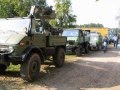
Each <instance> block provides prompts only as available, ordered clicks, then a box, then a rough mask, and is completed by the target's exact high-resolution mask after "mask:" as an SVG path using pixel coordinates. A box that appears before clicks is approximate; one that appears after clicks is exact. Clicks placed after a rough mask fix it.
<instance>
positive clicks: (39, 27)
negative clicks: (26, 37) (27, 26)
mask: <svg viewBox="0 0 120 90" xmlns="http://www.w3.org/2000/svg"><path fill="white" fill-rule="evenodd" d="M35 33H43V26H42V22H41V21H36V25H35Z"/></svg>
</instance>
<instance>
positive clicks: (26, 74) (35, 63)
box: [20, 53, 41, 82]
mask: <svg viewBox="0 0 120 90" xmlns="http://www.w3.org/2000/svg"><path fill="white" fill-rule="evenodd" d="M40 65H41V59H40V56H39V55H38V54H37V53H33V54H31V55H30V56H29V57H28V58H27V61H26V62H24V63H22V64H21V68H20V74H21V77H22V78H23V79H24V80H26V81H30V82H31V81H34V80H36V79H37V78H38V77H39V72H40Z"/></svg>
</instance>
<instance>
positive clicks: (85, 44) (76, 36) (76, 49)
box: [62, 29, 90, 56]
mask: <svg viewBox="0 0 120 90" xmlns="http://www.w3.org/2000/svg"><path fill="white" fill-rule="evenodd" d="M62 36H66V37H67V44H66V53H75V54H76V56H81V55H82V54H83V53H89V48H90V44H89V41H90V37H89V33H88V32H87V31H83V30H81V29H65V30H63V33H62Z"/></svg>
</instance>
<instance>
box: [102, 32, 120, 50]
mask: <svg viewBox="0 0 120 90" xmlns="http://www.w3.org/2000/svg"><path fill="white" fill-rule="evenodd" d="M118 41H119V37H118V36H117V34H115V35H114V36H113V43H114V47H115V48H118ZM108 43H109V40H108V37H107V36H105V37H104V38H103V50H104V52H105V51H106V49H107V44H108Z"/></svg>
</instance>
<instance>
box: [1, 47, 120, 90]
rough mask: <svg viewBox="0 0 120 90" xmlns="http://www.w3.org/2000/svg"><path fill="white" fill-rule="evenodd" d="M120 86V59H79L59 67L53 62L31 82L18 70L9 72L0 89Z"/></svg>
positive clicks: (113, 51)
mask: <svg viewBox="0 0 120 90" xmlns="http://www.w3.org/2000/svg"><path fill="white" fill-rule="evenodd" d="M119 50H120V48H118V49H114V48H110V49H108V52H107V53H105V54H100V53H103V52H102V51H100V52H99V51H97V52H92V53H91V55H85V57H89V58H93V57H98V58H100V57H117V56H119V54H118V53H117V52H119ZM116 53H117V54H116ZM75 59H77V58H75ZM83 59H84V58H83ZM118 85H120V63H117V62H98V61H88V60H87V61H85V60H77V61H73V62H66V63H65V65H64V66H63V67H62V68H55V67H54V66H53V65H51V66H44V67H43V70H42V71H41V72H40V76H39V79H38V80H37V81H35V82H31V83H29V82H25V81H23V80H22V79H21V78H20V73H19V72H18V71H15V72H12V71H8V72H6V73H4V74H2V75H0V90H13V89H17V90H19V89H27V90H29V89H30V90H32V88H33V89H34V87H36V88H37V87H38V89H37V90H40V88H41V87H42V88H43V89H46V88H47V89H51V90H52V89H56V90H66V89H67V90H79V89H86V88H110V87H114V86H118Z"/></svg>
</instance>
